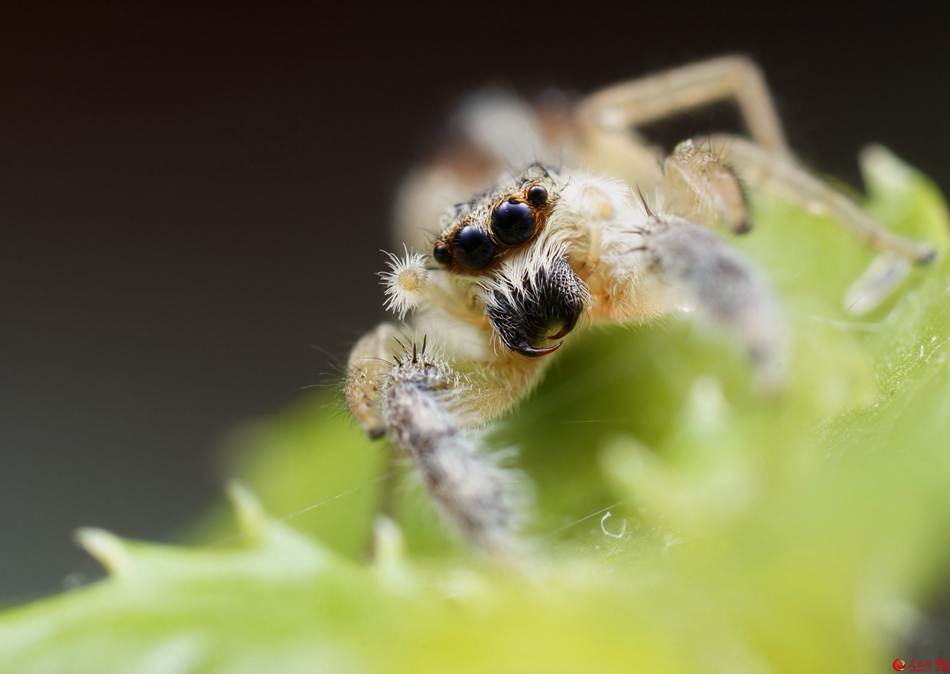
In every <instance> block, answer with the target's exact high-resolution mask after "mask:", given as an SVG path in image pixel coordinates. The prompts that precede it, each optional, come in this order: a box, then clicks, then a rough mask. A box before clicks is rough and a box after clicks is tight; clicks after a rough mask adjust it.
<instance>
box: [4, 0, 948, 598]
mask: <svg viewBox="0 0 950 674" xmlns="http://www.w3.org/2000/svg"><path fill="white" fill-rule="evenodd" d="M779 7H788V9H779ZM835 7H836V9H834V12H835V13H834V14H832V13H831V12H832V9H831V6H830V5H828V6H827V8H826V9H824V10H821V11H820V12H816V11H814V10H807V9H806V8H804V7H802V6H801V5H796V6H795V7H794V8H792V7H789V5H788V3H781V4H780V5H778V4H769V5H766V4H765V3H756V4H754V5H751V4H736V5H730V4H728V3H722V2H717V3H683V2H678V1H674V2H664V3H662V4H656V3H627V4H626V5H623V6H622V7H600V8H598V7H596V6H594V5H593V4H591V3H588V2H582V3H577V4H575V5H569V4H567V3H559V4H558V5H557V6H554V5H546V4H543V3H537V4H534V5H531V6H522V7H515V6H513V5H506V6H492V5H490V4H485V3H479V4H466V5H462V4H444V5H438V6H431V7H428V8H416V9H409V8H404V7H399V8H395V7H393V6H389V7H386V8H380V7H379V6H372V5H365V4H358V5H356V6H355V7H354V8H353V9H350V10H342V9H339V8H337V9H331V8H328V7H325V6H321V5H320V4H316V3H313V4H302V3H285V4H283V5H280V6H275V7H267V8H265V7H263V6H260V7H257V8H253V7H250V6H243V7H242V6H240V5H232V6H230V7H210V6H206V7H204V8H190V9H176V8H174V7H171V6H169V5H167V4H161V5H159V4H156V5H151V6H149V5H146V4H142V3H136V4H134V5H133V4H131V3H127V4H125V5H118V4H117V5H116V6H105V5H96V4H94V3H92V4H90V3H84V4H83V5H82V7H79V6H74V7H72V8H70V9H62V8H56V7H53V6H51V5H45V4H36V3H34V4H32V5H31V6H30V8H29V9H26V10H19V11H12V12H11V10H10V9H9V8H7V9H5V10H4V15H5V16H4V19H3V26H2V28H0V226H2V229H0V232H2V235H0V602H3V603H8V602H14V601H20V600H23V599H29V598H31V597H35V596H37V595H42V594H47V593H51V592H55V591H57V590H58V589H60V588H61V587H62V584H63V581H64V579H65V578H67V577H68V576H69V575H70V574H71V573H74V572H82V573H85V572H87V571H89V570H91V569H92V568H93V565H92V563H91V562H89V561H87V560H86V559H85V556H84V555H83V553H81V552H80V551H79V550H78V549H76V548H75V546H74V545H73V543H72V540H71V532H72V531H73V530H74V529H75V528H76V527H77V526H80V525H96V526H100V527H104V528H107V529H110V530H112V531H115V532H117V533H119V534H122V535H125V536H132V537H143V538H150V539H165V540H167V539H170V538H173V537H174V536H175V535H176V532H179V531H181V530H182V528H183V527H184V526H185V525H186V524H187V523H188V522H189V521H191V520H193V519H194V518H195V517H196V516H198V515H199V514H200V513H201V512H202V510H203V509H204V508H205V507H206V506H208V505H209V504H210V503H211V502H212V501H213V500H214V499H216V498H217V497H218V494H219V490H220V485H221V483H222V476H223V475H224V474H226V469H224V468H222V466H221V464H220V456H219V450H218V448H219V446H220V443H221V440H222V438H224V437H225V436H226V434H227V432H228V430H229V429H231V428H233V427H234V426H235V425H236V424H239V423H241V422H242V421H244V420H247V419H250V418H254V417H258V416H261V415H267V414H270V413H272V412H275V411H277V410H280V409H281V408H282V407H283V406H285V405H287V404H288V403H290V402H292V401H293V400H295V399H296V398H298V397H299V396H301V395H304V391H303V387H306V386H309V385H312V384H319V383H321V382H323V381H326V380H327V379H328V377H327V375H326V374H325V373H331V372H332V367H333V366H332V365H331V362H332V361H333V359H334V358H336V359H337V360H339V359H341V358H344V357H345V354H346V351H347V345H348V344H350V343H352V341H353V340H354V339H356V338H357V337H358V336H359V334H361V332H362V331H364V330H366V329H367V328H369V327H370V326H371V325H373V324H374V323H375V322H376V321H377V320H378V319H379V318H381V317H382V309H381V297H382V294H381V290H380V288H379V286H378V285H377V282H378V279H377V277H376V276H375V272H376V271H378V270H380V269H381V267H382V266H383V256H382V254H381V253H379V252H378V251H379V249H380V248H383V247H387V246H389V245H390V244H389V241H388V237H387V231H386V230H387V225H388V218H389V211H390V205H391V201H392V197H393V194H394V191H395V188H396V185H397V183H398V180H399V177H400V175H402V173H403V172H404V171H405V170H406V169H407V168H408V167H409V166H411V165H412V163H413V162H414V161H415V160H417V159H419V158H421V157H422V156H424V154H425V151H426V149H427V148H429V147H431V146H432V144H433V143H434V142H435V139H436V138H437V137H438V130H439V129H440V125H441V122H442V121H443V120H444V118H445V116H446V114H447V113H448V112H449V111H450V110H451V109H452V105H453V103H454V102H456V101H457V100H458V98H459V97H460V96H462V95H464V94H465V93H466V92H468V91H470V90H472V89H473V88H476V87H479V86H483V85H487V84H503V85H511V86H514V87H517V88H519V89H520V90H522V91H525V92H527V93H532V92H539V91H541V90H542V89H543V88H545V87H548V86H558V87H563V88H566V89H568V90H571V91H576V92H586V91H590V90H592V89H594V88H596V87H598V86H601V85H604V84H609V83H612V82H616V81H619V80H623V79H628V78H630V77H633V76H636V75H639V74H642V73H644V72H647V71H650V70H657V69H662V68H664V67H668V66H672V65H677V64H681V63H685V62H688V61H691V60H695V59H698V58H702V57H706V56H711V55H717V54H722V53H727V52H734V51H741V52H745V53H747V54H750V55H751V56H753V57H754V58H755V59H756V60H757V61H758V62H759V63H760V64H761V65H762V66H763V67H764V69H765V71H766V73H767V76H768V78H769V81H770V83H771V85H772V87H773V89H774V92H775V95H776V97H777V100H778V104H779V109H780V111H781V113H782V116H783V118H784V120H785V122H786V125H787V128H788V133H789V137H790V139H791V142H792V145H793V147H795V148H796V149H797V151H798V152H799V154H800V155H801V156H803V157H804V158H805V159H806V161H808V162H809V163H810V164H811V165H813V166H815V167H817V168H818V169H820V170H822V171H825V172H828V173H831V174H835V175H837V176H840V177H841V178H843V179H844V180H845V181H847V182H850V183H851V184H853V185H855V186H857V185H859V176H858V173H857V166H856V162H855V156H856V153H857V152H858V150H859V148H860V147H861V146H862V145H864V144H866V143H868V142H871V141H878V142H881V143H884V144H885V145H887V146H889V147H890V148H891V149H892V150H894V151H895V152H896V153H897V154H898V155H900V156H902V157H903V158H905V159H907V160H909V161H910V162H911V163H913V164H915V165H916V166H918V167H920V168H921V169H923V170H924V171H926V172H928V173H929V174H930V175H931V176H932V177H934V178H935V179H936V180H937V182H938V183H939V184H940V185H941V186H942V187H944V188H945V189H946V187H947V186H948V185H950V170H948V152H947V151H948V144H947V142H946V140H945V138H946V122H947V120H948V119H950V117H948V112H950V110H948V105H947V102H948V96H947V84H948V82H947V77H948V72H950V60H948V51H947V49H946V47H945V46H944V45H945V44H946V38H945V36H944V35H943V34H942V33H941V32H940V31H941V30H942V28H941V24H940V22H938V21H936V20H933V17H930V18H928V17H927V16H922V15H920V14H919V13H917V12H916V11H914V10H913V9H912V8H911V7H910V6H892V7H889V8H887V10H886V13H885V10H880V12H881V13H879V14H871V13H870V12H871V10H870V9H869V7H867V6H861V7H860V10H859V11H853V12H850V11H848V10H847V8H845V7H844V6H843V5H836V6H835ZM690 121H691V123H692V124H693V126H694V127H695V128H694V129H693V130H694V131H699V132H701V131H707V130H711V128H710V127H711V126H712V125H713V123H714V120H713V119H712V117H711V116H709V115H705V114H696V115H694V116H692V118H691V120H690ZM319 496H321V497H322V496H325V495H319ZM315 499H316V496H315Z"/></svg>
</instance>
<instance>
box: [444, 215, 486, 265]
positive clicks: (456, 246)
mask: <svg viewBox="0 0 950 674" xmlns="http://www.w3.org/2000/svg"><path fill="white" fill-rule="evenodd" d="M452 257H454V258H455V261H456V262H458V263H459V264H460V265H462V266H463V267H465V268H466V269H484V268H485V267H487V266H488V265H489V264H490V263H491V261H492V258H494V257H495V245H494V244H493V243H492V242H491V240H490V239H489V238H488V234H486V233H485V232H483V231H482V230H480V229H479V228H478V227H473V226H472V225H466V226H465V227H462V229H461V230H459V232H458V233H457V234H456V235H455V236H454V237H453V238H452Z"/></svg>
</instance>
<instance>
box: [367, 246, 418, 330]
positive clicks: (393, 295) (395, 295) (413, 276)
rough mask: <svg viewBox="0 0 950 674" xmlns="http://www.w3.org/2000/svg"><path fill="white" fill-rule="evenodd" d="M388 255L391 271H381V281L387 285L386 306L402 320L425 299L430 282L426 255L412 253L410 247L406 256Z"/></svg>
mask: <svg viewBox="0 0 950 674" xmlns="http://www.w3.org/2000/svg"><path fill="white" fill-rule="evenodd" d="M387 255H388V256H389V260H387V262H386V264H387V265H389V269H390V271H384V272H379V277H380V278H381V279H382V281H381V283H382V284H383V285H384V286H385V287H386V290H385V295H386V302H385V307H386V309H387V311H392V312H393V313H394V314H396V316H398V317H399V320H400V321H401V320H403V319H404V318H405V317H406V313H408V312H409V311H412V310H413V309H415V308H416V307H418V306H419V305H420V304H422V302H423V301H424V300H425V291H426V286H427V284H428V282H429V272H428V270H427V269H426V264H425V262H426V256H425V255H423V254H422V253H410V252H409V250H408V249H406V254H405V256H404V257H397V256H396V255H394V254H392V253H387Z"/></svg>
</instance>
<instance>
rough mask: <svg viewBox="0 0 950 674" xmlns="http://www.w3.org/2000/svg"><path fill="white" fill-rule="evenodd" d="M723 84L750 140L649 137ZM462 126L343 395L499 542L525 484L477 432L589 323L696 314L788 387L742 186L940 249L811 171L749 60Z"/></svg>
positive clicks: (886, 243)
mask: <svg viewBox="0 0 950 674" xmlns="http://www.w3.org/2000/svg"><path fill="white" fill-rule="evenodd" d="M724 98H726V99H732V100H734V101H735V102H736V103H737V104H738V106H739V110H740V112H741V114H742V116H743V118H744V120H745V123H746V126H747V128H748V129H749V134H750V138H744V137H737V136H728V135H716V134H713V135H709V136H704V137H702V138H696V139H692V140H687V141H685V142H683V143H680V144H679V145H677V146H676V148H675V150H674V151H673V153H672V154H671V155H669V156H667V157H665V158H664V157H663V154H662V152H661V151H660V150H658V149H657V148H654V147H650V146H648V145H646V144H644V143H643V142H642V141H641V140H640V137H639V136H638V134H637V127H638V126H639V125H643V124H646V123H650V122H652V121H655V120H657V119H660V118H662V117H665V116H669V115H672V114H675V113H677V112H680V111H682V110H684V109H686V108H691V107H696V106H701V105H705V104H708V103H712V102H715V101H717V100H720V99H724ZM459 120H461V127H462V129H463V131H464V139H463V141H464V142H462V143H461V144H459V146H458V147H457V152H456V154H455V156H453V157H449V158H442V159H439V160H434V161H433V162H431V163H430V164H427V165H425V166H422V167H421V168H419V169H418V170H417V171H415V172H414V173H413V174H412V175H411V176H410V177H409V178H408V179H407V181H406V182H405V184H404V186H403V189H402V194H401V198H400V207H399V209H398V214H397V215H398V217H397V220H398V222H399V223H400V226H401V230H402V231H401V232H400V233H401V235H402V236H403V238H404V240H405V241H406V243H407V244H408V245H411V246H412V248H413V249H414V250H425V251H428V254H423V253H408V252H407V254H406V256H405V257H404V258H398V257H396V256H391V261H390V271H388V272H385V273H383V274H382V277H383V282H384V284H385V286H386V297H387V300H386V306H387V308H388V309H390V310H392V311H393V312H394V313H395V314H396V316H397V317H398V319H399V321H400V323H401V324H394V323H388V322H387V323H383V324H381V325H380V326H378V327H377V328H376V329H375V330H373V331H371V332H370V333H369V334H367V335H366V336H364V337H363V338H362V339H361V340H360V341H359V342H358V343H357V344H356V345H355V347H354V348H353V351H352V353H351V355H350V360H349V366H348V372H347V383H346V389H345V393H346V398H347V402H348V404H349V406H350V409H351V410H352V411H353V413H354V415H355V416H356V418H357V419H358V420H359V423H360V425H361V426H362V427H363V429H364V430H365V431H366V432H367V433H369V434H370V435H371V436H372V437H381V436H386V437H388V439H389V441H390V442H391V443H392V445H393V446H394V447H395V448H396V449H397V450H398V451H399V452H401V453H402V454H403V455H404V456H405V457H407V458H408V459H409V460H410V462H411V463H412V465H413V466H414V468H415V470H416V472H417V473H418V474H419V476H420V478H421V480H422V482H423V483H424V484H425V486H426V487H427V488H428V490H429V493H430V494H431V495H432V497H433V500H434V501H435V503H436V504H437V505H438V507H439V509H440V510H441V512H442V514H443V515H444V517H445V519H446V520H447V521H448V522H449V524H450V525H451V526H452V528H454V529H455V530H456V531H458V532H460V533H461V534H462V535H463V536H464V537H465V538H467V539H468V540H469V541H470V542H471V543H472V544H473V545H474V546H475V547H476V548H478V549H480V550H482V551H485V552H488V553H491V554H495V555H506V554H510V553H511V552H512V551H513V550H515V549H516V548H517V547H518V542H519V540H520V539H519V537H518V536H517V527H518V521H519V515H520V514H521V513H522V512H523V511H524V504H523V503H521V502H520V501H519V494H520V493H522V492H521V491H520V490H518V489H516V488H515V487H514V485H513V482H512V480H511V479H510V477H509V474H508V472H507V471H505V470H503V469H502V468H501V467H499V465H498V464H497V461H496V460H495V459H494V458H493V456H492V455H491V454H487V453H485V452H483V451H481V447H480V446H479V441H478V438H477V436H476V435H473V434H472V433H471V432H470V431H469V430H467V429H471V428H473V427H477V426H480V425H483V424H484V423H485V422H486V421H489V420H491V419H493V418H495V417H497V416H498V415H499V414H500V413H501V412H503V411H505V410H506V409H508V408H509V407H511V406H512V405H513V404H515V403H516V402H517V401H518V399H519V398H521V396H523V395H524V393H525V392H526V391H528V390H529V389H530V388H531V387H532V386H533V385H534V384H535V383H536V382H537V381H538V380H539V378H540V377H541V375H542V373H543V371H544V369H545V367H546V366H547V364H548V363H549V362H550V361H551V360H552V359H551V356H550V354H552V353H553V352H554V351H555V350H557V349H558V347H560V346H561V344H562V343H563V342H564V341H565V340H568V339H573V338H574V334H575V333H576V331H575V330H574V329H575V327H576V326H577V325H578V322H579V321H581V320H585V321H590V322H600V323H605V322H607V323H609V322H613V323H623V322H631V321H643V320H646V319H650V318H654V317H657V316H662V315H664V314H667V313H671V312H674V311H679V310H681V309H683V308H689V309H692V310H693V313H694V315H695V316H696V317H697V319H698V320H703V321H705V322H707V323H708V324H710V325H713V326H719V327H721V328H722V329H725V330H726V331H729V332H731V333H732V334H733V335H734V336H735V338H736V339H737V340H738V342H739V343H741V344H742V345H743V346H744V348H745V350H746V352H747V353H748V354H749V358H750V361H751V363H752V366H753V368H754V371H755V372H756V374H757V375H758V380H759V383H760V385H762V386H764V387H768V388H772V389H777V388H779V387H780V385H781V382H782V378H783V372H784V370H785V367H786V364H785V358H786V356H785V351H784V343H785V327H784V322H783V321H782V317H781V311H780V308H779V305H778V303H777V301H776V299H775V297H774V295H773V293H772V291H771V288H770V286H769V284H768V283H767V282H766V281H765V280H764V276H763V275H762V274H761V273H760V272H759V271H758V270H757V269H756V268H755V267H754V266H753V265H752V264H751V263H750V262H749V261H747V260H746V259H745V258H744V257H743V256H741V255H740V254H739V253H738V252H736V250H735V249H734V248H733V247H732V246H730V245H729V243H728V241H727V239H726V238H725V236H724V234H728V233H730V232H731V233H734V234H739V233H744V232H746V231H747V230H748V229H749V225H750V221H749V217H748V213H747V209H746V198H745V194H744V191H743V186H748V187H749V188H750V189H756V188H762V189H767V190H770V191H772V192H775V193H778V194H779V195H781V196H783V197H785V198H787V199H790V200H792V201H795V202H798V203H800V204H802V205H804V206H805V207H807V208H808V209H809V210H810V211H812V212H821V213H825V214H828V215H830V216H831V217H832V218H833V219H834V220H836V221H837V222H839V223H840V224H841V225H842V226H844V227H847V228H849V229H851V230H852V231H853V232H854V233H855V234H856V235H857V236H858V237H859V238H860V239H862V240H863V241H864V242H865V243H866V244H867V245H868V246H870V247H871V248H873V249H875V250H879V251H882V259H885V260H898V261H902V262H903V261H906V260H910V261H912V262H916V263H923V262H928V261H930V260H932V259H933V250H932V249H931V248H930V247H929V246H927V245H925V244H922V243H919V242H915V241H910V240H907V239H903V238H900V237H897V236H895V235H893V234H891V233H890V232H888V231H887V230H885V229H883V228H882V227H881V226H880V225H879V224H877V223H876V222H875V221H874V220H872V219H871V218H870V217H869V216H868V215H867V214H866V213H865V212H864V211H863V210H861V208H860V207H858V206H857V205H856V204H855V203H854V202H852V201H851V200H849V199H848V198H847V197H845V196H844V195H842V194H841V193H839V192H837V191H835V190H834V189H832V188H831V187H829V186H828V185H827V184H825V183H824V182H823V181H821V180H819V179H818V178H816V177H814V176H813V175H811V174H810V173H808V172H807V171H806V170H805V169H803V168H802V167H801V166H800V164H799V163H798V162H797V161H796V160H795V159H794V158H793V157H792V155H791V153H790V152H789V150H788V149H787V147H786V145H785V139H784V135H783V133H782V129H781V125H780V123H779V121H778V118H777V116H776V114H775V111H774V107H773V105H772V102H771V98H770V96H769V94H768V91H767V89H766V87H765V83H764V80H763V78H762V76H761V73H760V72H759V71H758V69H757V68H756V67H755V66H754V65H753V64H751V63H750V62H749V61H747V60H746V59H743V58H741V57H728V58H722V59H717V60H713V61H707V62H704V63H699V64H695V65H691V66H687V67H685V68H681V69H678V70H673V71H669V72H667V73H663V74H661V75H658V76H654V77H648V78H645V79H642V80H637V81H634V82H630V83H625V84H620V85H618V86H615V87H611V88H608V89H605V90H603V91H600V92H598V93H596V94H594V95H593V96H591V97H589V98H587V99H585V100H583V101H581V102H580V103H578V104H577V105H576V106H575V107H574V108H573V109H572V110H571V111H565V110H556V111H552V110H551V109H550V108H540V109H536V108H533V107H531V106H529V105H528V104H526V103H525V102H523V101H521V100H519V99H517V98H514V97H510V96H500V95H498V94H485V95H482V96H477V97H475V98H473V99H472V100H471V101H470V102H469V103H468V104H467V105H466V106H464V107H463V109H462V111H461V112H460V114H459ZM723 157H728V158H729V163H728V164H727V163H726V162H724V161H723V159H722V158H723ZM519 165H520V166H522V167H524V168H523V169H522V170H521V171H520V172H518V173H515V174H512V173H511V172H510V168H509V167H511V166H519ZM554 166H556V167H557V168H554ZM486 187H487V189H486ZM472 194H476V195H477V196H476V197H474V198H471V195H472ZM644 195H646V196H644ZM453 203H454V204H456V205H455V206H450V204H453ZM762 224H765V225H767V223H762ZM434 226H438V230H437V234H436V236H435V237H434V238H429V239H427V237H426V235H425V232H426V231H431V230H432V229H433V227H434ZM898 276H899V275H898ZM879 281H880V278H872V279H869V280H868V286H867V289H866V290H867V293H866V294H868V293H870V294H873V293H878V294H882V293H884V292H886V287H885V286H886V284H882V283H880V282H879ZM400 336H402V337H400ZM406 339H408V340H410V342H411V343H407V342H406V341H405V340H406ZM423 343H424V344H425V347H424V348H420V346H418V344H423Z"/></svg>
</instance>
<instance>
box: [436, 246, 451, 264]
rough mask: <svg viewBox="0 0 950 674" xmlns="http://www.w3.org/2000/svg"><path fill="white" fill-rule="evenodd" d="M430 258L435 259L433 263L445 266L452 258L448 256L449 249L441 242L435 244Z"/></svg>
mask: <svg viewBox="0 0 950 674" xmlns="http://www.w3.org/2000/svg"><path fill="white" fill-rule="evenodd" d="M432 257H433V258H435V261H436V262H438V263H439V264H441V265H443V266H444V265H447V264H448V263H449V262H451V261H452V256H451V255H450V254H449V249H448V248H446V247H445V244H444V243H442V242H441V241H440V242H439V243H437V244H435V250H433V251H432Z"/></svg>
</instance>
